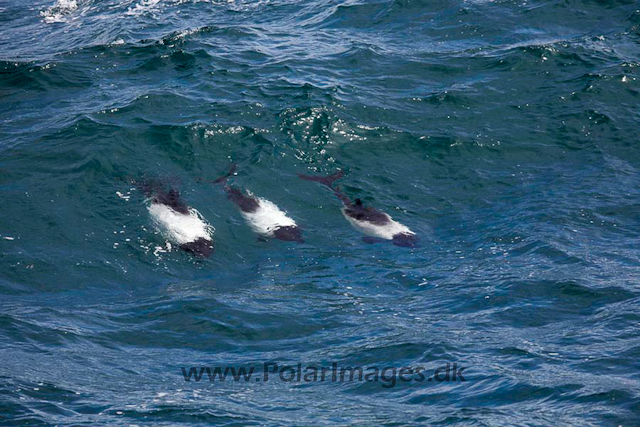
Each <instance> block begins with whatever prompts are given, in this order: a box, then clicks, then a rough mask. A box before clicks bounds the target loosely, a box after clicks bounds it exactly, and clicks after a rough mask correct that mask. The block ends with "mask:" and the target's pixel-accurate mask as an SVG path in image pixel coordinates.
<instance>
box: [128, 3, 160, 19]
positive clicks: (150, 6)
mask: <svg viewBox="0 0 640 427" xmlns="http://www.w3.org/2000/svg"><path fill="white" fill-rule="evenodd" d="M158 3H160V0H142V1H141V2H140V3H138V4H137V5H136V7H134V8H129V10H128V11H127V13H126V14H127V15H132V16H139V15H142V14H143V13H146V12H153V11H154V10H155V9H156V8H155V6H156V5H157V4H158Z"/></svg>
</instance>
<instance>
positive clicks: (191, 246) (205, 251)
mask: <svg viewBox="0 0 640 427" xmlns="http://www.w3.org/2000/svg"><path fill="white" fill-rule="evenodd" d="M180 249H182V250H183V251H187V252H189V253H190V254H192V255H193V256H195V257H196V258H209V257H210V256H211V254H212V253H213V242H212V241H211V240H209V239H205V238H203V237H201V238H199V239H197V240H194V241H193V242H189V243H183V244H182V245H180Z"/></svg>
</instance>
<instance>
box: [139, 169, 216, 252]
mask: <svg viewBox="0 0 640 427" xmlns="http://www.w3.org/2000/svg"><path fill="white" fill-rule="evenodd" d="M134 184H137V185H138V186H139V187H140V188H141V190H142V192H143V194H144V195H145V197H146V198H147V203H148V205H147V209H148V211H149V215H150V216H151V219H152V220H153V222H154V223H155V225H156V227H157V228H158V229H159V230H160V231H161V232H162V234H163V235H164V236H165V237H166V238H167V239H168V240H171V241H173V242H174V243H176V244H177V245H178V246H179V247H180V249H182V250H184V251H186V252H189V253H191V254H192V255H193V256H195V257H197V258H209V256H211V254H212V252H213V238H212V235H213V232H214V231H215V229H214V228H213V227H212V226H211V225H209V224H208V223H207V222H206V221H205V219H204V218H203V217H202V215H201V214H200V212H198V211H197V210H196V209H194V208H192V207H190V206H188V205H187V204H186V203H185V202H184V201H183V200H182V198H181V197H180V192H179V191H178V190H177V189H175V188H172V187H170V188H169V189H167V188H166V187H165V186H164V185H162V184H160V183H159V182H157V181H145V182H142V183H137V182H135V181H134Z"/></svg>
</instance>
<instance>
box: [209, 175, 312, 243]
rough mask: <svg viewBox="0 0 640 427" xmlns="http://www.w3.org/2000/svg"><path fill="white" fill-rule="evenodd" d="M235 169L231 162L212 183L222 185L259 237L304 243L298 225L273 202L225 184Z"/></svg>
mask: <svg viewBox="0 0 640 427" xmlns="http://www.w3.org/2000/svg"><path fill="white" fill-rule="evenodd" d="M235 171H236V165H235V164H233V165H231V169H230V171H229V172H228V173H227V174H226V175H224V176H222V177H220V178H218V179H216V180H215V181H213V183H214V184H223V185H224V189H225V191H226V192H227V198H228V199H229V200H231V201H232V202H233V203H235V204H236V205H237V206H238V208H239V209H240V214H241V215H242V217H243V218H244V219H245V221H247V223H248V224H249V226H250V227H251V229H252V230H253V231H254V232H256V233H257V234H259V235H260V236H261V237H268V238H272V239H279V240H285V241H289V242H298V243H304V239H303V238H302V231H301V230H300V227H298V225H297V224H296V222H295V221H294V220H293V219H291V218H289V217H288V216H287V214H286V213H284V212H283V211H281V210H280V208H278V206H276V205H275V204H274V203H273V202H270V201H269V200H267V199H263V198H262V197H255V196H253V195H252V194H251V192H249V191H247V194H245V193H244V192H243V191H242V190H240V189H238V188H235V187H232V186H230V185H228V184H227V180H228V178H229V177H230V176H231V175H233V174H234V173H235Z"/></svg>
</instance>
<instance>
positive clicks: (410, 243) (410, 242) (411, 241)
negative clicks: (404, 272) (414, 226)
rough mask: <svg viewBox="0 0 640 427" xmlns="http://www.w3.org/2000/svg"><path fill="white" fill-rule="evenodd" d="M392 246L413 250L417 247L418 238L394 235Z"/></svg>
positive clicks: (413, 235)
mask: <svg viewBox="0 0 640 427" xmlns="http://www.w3.org/2000/svg"><path fill="white" fill-rule="evenodd" d="M393 244H394V245H396V246H402V247H404V248H413V247H415V246H417V245H418V237H417V236H416V235H415V234H410V233H398V234H394V236H393Z"/></svg>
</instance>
